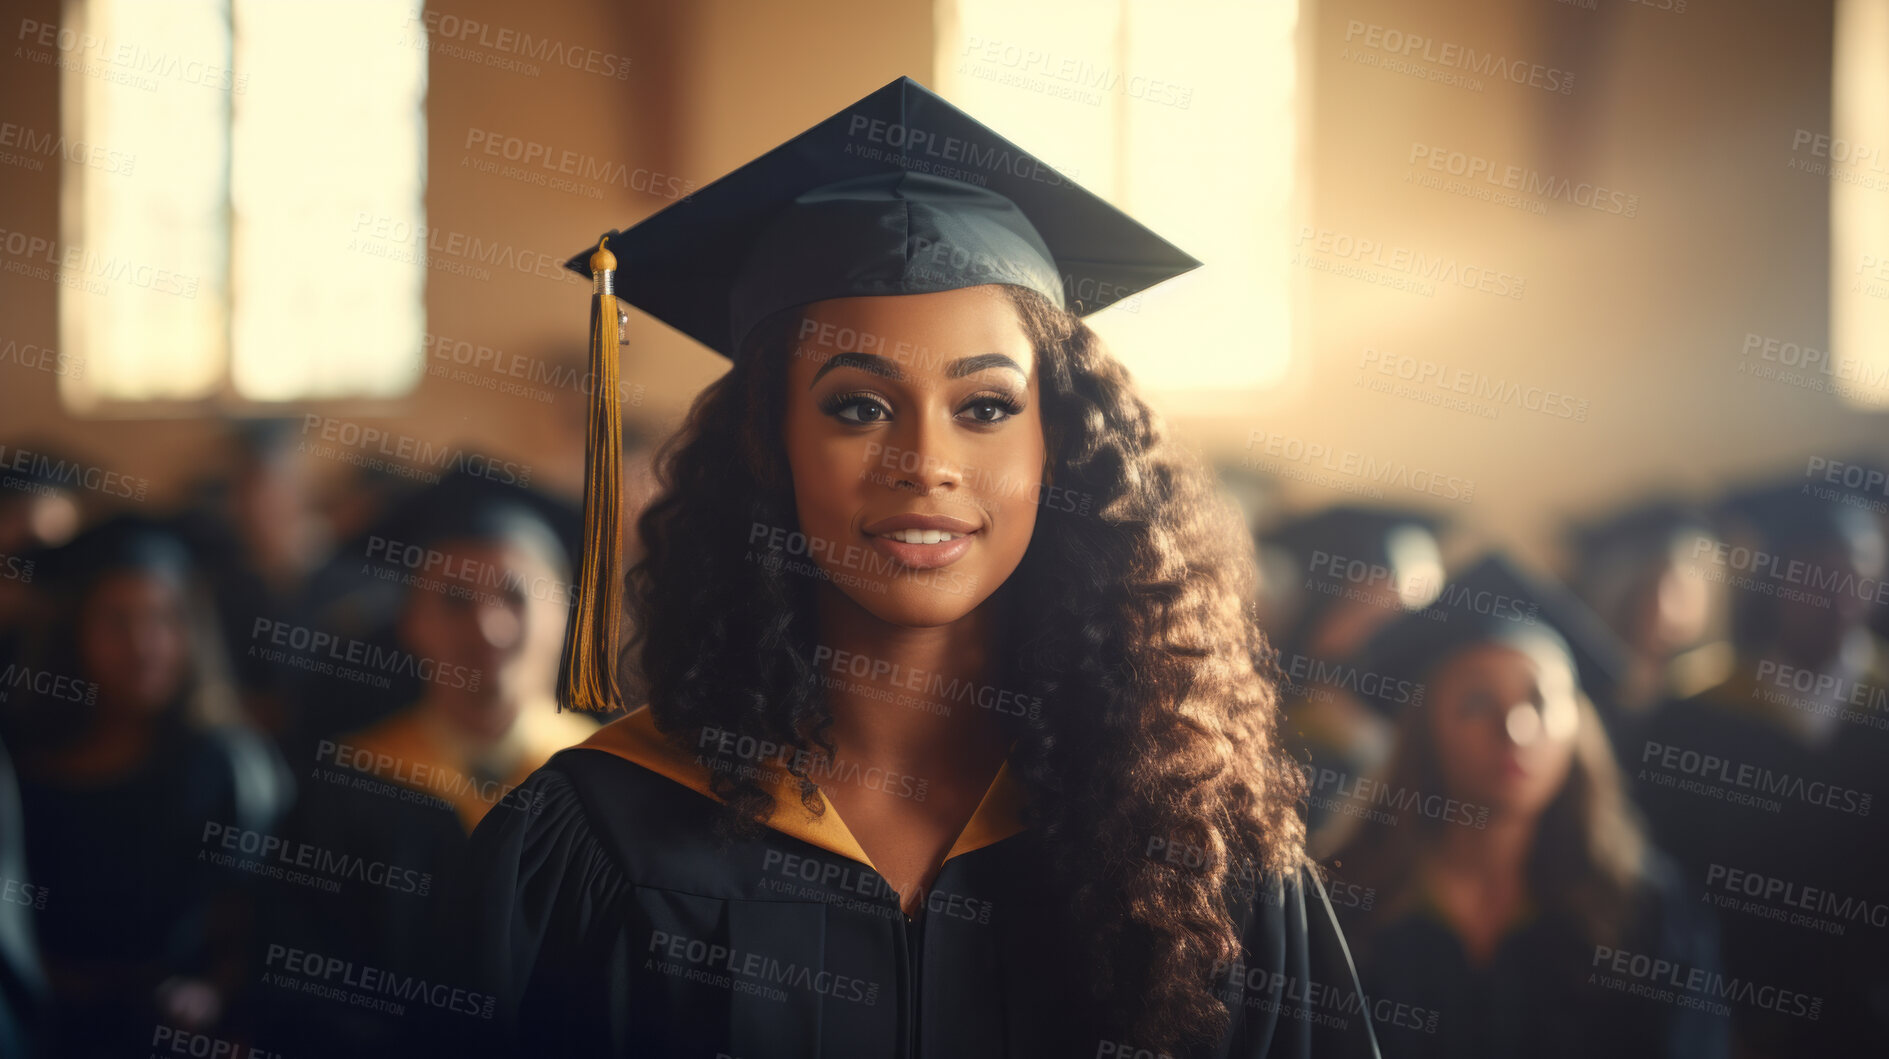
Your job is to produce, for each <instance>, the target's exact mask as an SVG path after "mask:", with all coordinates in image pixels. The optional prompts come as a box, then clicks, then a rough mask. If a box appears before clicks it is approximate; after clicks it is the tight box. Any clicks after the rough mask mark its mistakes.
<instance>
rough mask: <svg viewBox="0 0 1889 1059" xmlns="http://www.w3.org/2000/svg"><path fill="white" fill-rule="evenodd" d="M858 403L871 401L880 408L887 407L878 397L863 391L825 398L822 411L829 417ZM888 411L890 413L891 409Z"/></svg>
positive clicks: (821, 402) (821, 404) (822, 401)
mask: <svg viewBox="0 0 1889 1059" xmlns="http://www.w3.org/2000/svg"><path fill="white" fill-rule="evenodd" d="M856 401H870V402H872V403H873V404H876V405H878V406H879V407H880V408H885V407H886V404H885V402H884V401H881V400H880V399H879V398H878V396H877V395H875V394H870V393H866V392H864V391H862V390H854V391H852V392H850V393H836V394H832V395H830V396H828V397H825V398H823V399H822V400H821V401H820V411H822V412H825V413H826V414H827V415H832V414H833V413H835V412H837V411H839V410H840V409H842V408H845V407H846V406H847V405H849V404H852V403H854V402H856ZM886 410H887V411H890V409H886Z"/></svg>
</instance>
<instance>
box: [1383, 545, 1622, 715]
mask: <svg viewBox="0 0 1889 1059" xmlns="http://www.w3.org/2000/svg"><path fill="white" fill-rule="evenodd" d="M1481 643H1498V644H1512V645H1516V646H1524V647H1534V646H1536V645H1539V644H1543V643H1546V644H1548V645H1550V646H1552V647H1554V648H1555V649H1556V650H1558V651H1560V652H1561V653H1562V654H1563V655H1564V656H1566V657H1567V658H1568V659H1569V660H1571V661H1572V662H1573V663H1574V670H1575V676H1576V679H1578V680H1579V681H1580V685H1581V688H1582V690H1583V691H1585V692H1586V693H1587V696H1588V698H1590V699H1592V700H1594V701H1595V703H1596V704H1598V705H1599V706H1600V707H1601V708H1602V709H1607V708H1608V706H1609V704H1610V703H1611V701H1612V697H1613V693H1614V689H1616V688H1617V687H1618V686H1619V685H1620V682H1621V681H1622V680H1623V679H1624V677H1625V674H1626V671H1627V649H1626V646H1625V645H1624V644H1622V643H1621V642H1620V640H1619V638H1618V637H1617V636H1615V635H1614V633H1613V631H1612V630H1610V629H1608V628H1607V625H1606V623H1605V622H1603V621H1601V619H1600V616H1599V615H1597V614H1595V613H1594V612H1593V611H1592V610H1590V609H1589V608H1588V606H1587V604H1585V603H1583V602H1581V601H1580V599H1579V598H1577V597H1576V596H1575V595H1574V593H1573V592H1571V591H1570V590H1568V589H1567V588H1566V587H1564V586H1563V585H1561V584H1559V583H1557V582H1555V581H1552V580H1550V579H1548V578H1545V577H1541V576H1537V575H1536V574H1534V573H1532V572H1530V571H1529V570H1527V569H1524V568H1523V567H1522V566H1520V565H1519V564H1517V563H1516V562H1515V561H1514V560H1512V559H1510V558H1509V557H1508V556H1507V555H1505V554H1503V553H1501V552H1491V553H1489V554H1488V555H1486V556H1484V557H1483V558H1482V559H1481V560H1479V561H1478V562H1476V564H1475V565H1474V566H1472V567H1470V568H1469V569H1468V570H1467V571H1465V572H1464V573H1463V574H1462V575H1461V576H1458V577H1456V578H1453V579H1452V580H1451V581H1450V582H1449V583H1448V584H1447V585H1445V586H1444V588H1443V591H1442V594H1441V595H1439V596H1438V597H1437V599H1436V601H1435V602H1434V603H1431V604H1430V605H1429V606H1428V607H1426V608H1424V609H1423V610H1421V611H1415V612H1412V613H1410V614H1406V615H1404V616H1403V617H1401V618H1399V619H1397V620H1396V621H1394V622H1392V623H1391V624H1389V625H1387V626H1385V627H1384V628H1383V629H1381V630H1379V632H1378V634H1377V635H1376V636H1375V637H1373V638H1372V639H1371V641H1370V643H1368V644H1367V645H1366V646H1365V648H1364V651H1363V654H1362V658H1361V660H1360V663H1359V664H1360V667H1361V668H1362V669H1364V670H1365V671H1367V672H1369V673H1371V674H1373V678H1374V679H1373V683H1374V685H1375V686H1377V687H1382V688H1385V693H1384V694H1382V695H1365V696H1363V698H1364V700H1365V701H1366V702H1367V703H1368V704H1370V705H1371V706H1373V707H1375V708H1376V709H1378V710H1379V711H1381V712H1384V713H1391V712H1393V711H1394V710H1395V709H1396V707H1397V705H1398V703H1400V702H1403V701H1410V700H1411V699H1412V698H1413V697H1412V696H1409V695H1408V694H1403V695H1401V696H1399V695H1392V694H1391V691H1392V690H1393V689H1396V688H1398V687H1399V684H1398V682H1399V681H1407V682H1408V684H1405V685H1402V686H1403V687H1404V688H1405V689H1406V690H1407V688H1408V686H1409V685H1410V684H1422V683H1424V681H1425V680H1426V678H1427V677H1428V676H1429V675H1430V673H1432V672H1433V671H1434V670H1435V669H1436V667H1437V665H1438V664H1439V663H1441V662H1443V661H1444V660H1445V659H1446V658H1448V657H1449V656H1450V655H1452V654H1455V653H1456V652H1457V651H1459V650H1461V649H1463V648H1465V647H1470V646H1473V645H1475V644H1481Z"/></svg>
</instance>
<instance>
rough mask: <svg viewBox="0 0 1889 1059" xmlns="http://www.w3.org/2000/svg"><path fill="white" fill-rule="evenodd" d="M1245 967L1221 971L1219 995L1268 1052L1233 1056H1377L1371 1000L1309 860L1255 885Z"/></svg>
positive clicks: (1250, 892)
mask: <svg viewBox="0 0 1889 1059" xmlns="http://www.w3.org/2000/svg"><path fill="white" fill-rule="evenodd" d="M1247 893H1248V895H1249V901H1248V903H1247V906H1246V908H1245V910H1244V911H1245V913H1246V917H1247V918H1246V921H1245V926H1244V929H1243V930H1242V945H1241V947H1242V949H1243V950H1244V951H1243V958H1244V962H1243V963H1242V964H1236V965H1233V966H1231V967H1226V968H1223V969H1220V970H1219V971H1217V972H1216V974H1215V976H1214V977H1215V982H1214V989H1215V992H1216V993H1217V994H1218V995H1219V996H1220V998H1221V1000H1222V1001H1224V1002H1225V1003H1226V1004H1227V1005H1228V1007H1229V1008H1231V1009H1233V1010H1234V1011H1235V1014H1236V1022H1237V1023H1238V1024H1240V1025H1242V1026H1243V1027H1244V1029H1243V1030H1242V1031H1241V1034H1242V1037H1243V1038H1244V1039H1245V1040H1246V1041H1248V1042H1249V1043H1250V1042H1256V1041H1266V1042H1268V1044H1267V1045H1266V1047H1265V1048H1264V1050H1263V1051H1260V1052H1256V1053H1249V1052H1248V1051H1245V1050H1240V1049H1241V1048H1244V1047H1246V1046H1245V1045H1241V1046H1239V1048H1236V1050H1235V1052H1234V1054H1239V1055H1246V1054H1264V1055H1268V1056H1272V1055H1290V1056H1313V1055H1318V1056H1326V1055H1336V1056H1346V1057H1350V1056H1358V1057H1367V1056H1369V1057H1375V1056H1376V1055H1377V1054H1378V1051H1377V1041H1376V1035H1375V1033H1374V1032H1373V1030H1372V1027H1371V1017H1372V1014H1371V1012H1370V1010H1369V1000H1368V998H1367V996H1366V995H1365V992H1364V990H1363V988H1362V987H1361V986H1360V984H1359V981H1358V973H1357V967H1356V966H1355V964H1354V963H1353V961H1352V957H1351V950H1350V948H1349V946H1347V945H1346V943H1345V937H1344V932H1343V931H1342V930H1341V929H1340V928H1339V925H1338V918H1337V916H1336V914H1335V913H1334V912H1333V909H1332V902H1331V897H1330V895H1329V894H1328V893H1327V890H1326V886H1325V882H1324V880H1323V878H1321V876H1320V873H1319V869H1318V867H1317V866H1316V865H1315V864H1313V863H1311V862H1309V861H1307V862H1304V863H1301V864H1299V865H1298V866H1296V867H1293V868H1291V869H1288V870H1284V871H1274V872H1267V873H1264V874H1261V875H1259V876H1258V877H1257V878H1256V879H1254V880H1252V881H1251V883H1249V889H1248V891H1247Z"/></svg>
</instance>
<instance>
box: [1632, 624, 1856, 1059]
mask: <svg viewBox="0 0 1889 1059" xmlns="http://www.w3.org/2000/svg"><path fill="white" fill-rule="evenodd" d="M1876 657H1877V659H1879V660H1880V659H1882V658H1883V657H1884V654H1883V652H1882V651H1881V650H1880V649H1878V652H1877V655H1876ZM1758 665H1759V663H1758V661H1757V660H1755V659H1745V660H1743V661H1741V663H1740V664H1739V665H1738V666H1737V668H1736V669H1735V670H1734V672H1733V674H1732V675H1731V677H1730V678H1729V679H1727V680H1725V681H1724V682H1723V683H1721V684H1718V685H1717V686H1715V687H1713V688H1711V689H1709V690H1707V691H1705V692H1703V693H1702V694H1700V695H1697V696H1695V697H1693V698H1690V699H1686V700H1683V701H1680V702H1675V703H1671V704H1668V705H1667V706H1666V707H1664V708H1663V709H1662V710H1660V711H1659V712H1658V713H1657V714H1655V715H1654V716H1653V717H1652V719H1651V720H1650V721H1649V723H1648V724H1647V726H1646V728H1645V729H1644V730H1643V732H1642V738H1641V741H1640V745H1639V746H1637V747H1635V748H1633V752H1632V756H1631V757H1629V758H1628V759H1627V760H1626V761H1624V762H1623V763H1622V764H1623V767H1624V768H1625V769H1626V771H1627V775H1628V776H1629V777H1630V778H1631V780H1632V793H1633V795H1634V797H1635V799H1636V800H1637V801H1638V802H1639V803H1640V805H1641V807H1642V808H1643V809H1644V811H1645V813H1646V816H1647V819H1648V821H1649V823H1650V824H1651V825H1652V830H1653V834H1654V836H1655V838H1656V840H1657V841H1658V842H1659V844H1660V845H1661V847H1662V848H1664V849H1665V850H1667V851H1668V852H1669V853H1671V854H1672V855H1673V857H1674V858H1675V859H1676V860H1678V861H1679V863H1680V864H1681V865H1682V867H1683V870H1684V873H1685V881H1686V885H1687V887H1688V890H1689V896H1691V897H1692V899H1693V900H1697V901H1702V902H1703V901H1710V902H1711V903H1712V905H1713V906H1714V907H1715V908H1716V909H1717V910H1718V916H1719V923H1720V928H1721V931H1722V933H1723V938H1724V942H1723V949H1724V961H1725V968H1726V971H1727V972H1728V973H1731V974H1734V975H1738V976H1740V977H1741V978H1743V979H1746V980H1749V981H1753V982H1758V983H1763V984H1766V985H1770V986H1775V987H1777V988H1779V989H1787V990H1791V991H1792V992H1794V993H1800V994H1803V995H1805V996H1808V997H1811V998H1814V1003H1815V1004H1816V1005H1817V1010H1816V1011H1815V1014H1814V1015H1812V1016H1806V1015H1805V1014H1804V1013H1802V1012H1799V1011H1797V1010H1795V1009H1794V1008H1795V1005H1791V1006H1790V1007H1785V1006H1783V1005H1778V1006H1774V1007H1764V1006H1760V1005H1741V1006H1738V1007H1736V1008H1735V1009H1734V1010H1735V1016H1734V1017H1735V1019H1736V1023H1737V1032H1738V1036H1739V1039H1740V1042H1741V1043H1742V1044H1743V1045H1745V1046H1746V1047H1748V1048H1749V1049H1750V1050H1752V1051H1753V1052H1755V1053H1756V1054H1759V1055H1763V1056H1794V1055H1808V1054H1828V1055H1838V1054H1845V1055H1889V944H1885V940H1884V939H1885V935H1884V929H1885V927H1889V824H1885V818H1884V810H1883V807H1882V806H1881V805H1878V804H1876V803H1875V801H1874V799H1875V797H1876V796H1877V795H1879V794H1880V793H1881V792H1882V791H1883V790H1885V785H1884V783H1883V777H1884V775H1885V771H1884V769H1885V764H1889V731H1885V729H1884V728H1883V727H1882V726H1881V725H1882V724H1883V719H1882V715H1881V713H1880V710H1881V704H1880V703H1879V702H1878V703H1877V704H1875V705H1874V706H1870V705H1856V706H1850V707H1848V708H1847V712H1848V716H1847V717H1845V718H1843V719H1842V720H1841V722H1840V724H1839V725H1838V726H1837V728H1836V729H1835V730H1834V731H1833V732H1831V733H1830V738H1829V739H1828V740H1826V741H1825V742H1823V743H1822V744H1821V745H1817V744H1812V743H1810V742H1808V741H1806V739H1805V738H1804V737H1803V736H1802V735H1801V734H1799V731H1798V729H1797V727H1796V726H1795V725H1794V724H1793V720H1794V719H1793V718H1792V717H1791V713H1792V712H1793V711H1796V710H1802V709H1806V708H1808V707H1809V705H1810V704H1808V703H1807V702H1806V701H1805V700H1806V699H1807V696H1806V695H1805V694H1804V693H1802V692H1797V691H1794V690H1792V689H1791V688H1790V687H1789V686H1788V685H1780V684H1779V683H1778V682H1777V681H1775V680H1771V681H1767V680H1763V679H1760V678H1759V676H1758V668H1757V667H1758ZM1851 686H1852V687H1855V688H1857V689H1859V690H1860V692H1869V691H1871V690H1872V689H1882V688H1885V687H1889V674H1885V673H1883V672H1881V671H1880V666H1878V667H1877V668H1876V669H1874V670H1872V671H1871V672H1869V673H1867V674H1866V675H1864V676H1863V677H1861V678H1859V679H1858V680H1856V681H1852V682H1851ZM1874 693H1875V695H1876V696H1878V697H1880V695H1881V692H1880V690H1875V692H1874ZM1734 872H1736V873H1738V874H1736V875H1734V874H1733V873H1734Z"/></svg>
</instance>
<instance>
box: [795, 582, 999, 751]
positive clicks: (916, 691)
mask: <svg viewBox="0 0 1889 1059" xmlns="http://www.w3.org/2000/svg"><path fill="white" fill-rule="evenodd" d="M835 597H837V598H835ZM994 600H995V597H993V598H992V599H990V600H985V602H984V603H983V604H982V605H980V606H979V607H978V608H977V609H975V610H973V611H972V612H971V613H969V614H967V615H965V616H964V617H963V618H960V619H958V620H957V621H955V622H952V623H951V624H949V625H941V626H936V627H933V628H910V627H907V626H902V625H893V624H890V623H888V622H885V621H881V620H880V619H879V618H877V617H874V616H873V615H872V614H871V613H870V612H868V611H866V610H865V609H864V608H863V607H861V606H859V605H858V604H857V603H854V602H853V601H852V600H851V599H849V598H847V597H845V596H844V595H843V594H842V593H840V592H839V590H837V589H835V588H833V587H832V586H831V585H823V586H822V591H821V593H820V596H819V618H818V625H819V630H820V632H819V643H818V646H817V647H816V648H815V655H814V661H815V670H816V673H817V675H818V678H819V680H820V683H821V686H822V688H823V690H824V691H825V694H826V699H827V702H828V703H829V704H830V705H831V707H832V711H833V727H832V729H831V732H832V736H833V741H834V749H835V751H836V753H837V755H838V757H839V758H840V759H841V760H848V761H855V762H858V763H860V764H862V765H865V766H868V767H871V766H878V767H881V768H886V769H898V770H899V771H901V772H904V773H906V774H908V775H914V776H918V777H921V778H926V779H930V780H933V781H934V782H936V781H940V780H947V779H949V778H952V777H958V776H966V775H970V776H981V777H983V778H986V779H987V778H988V776H987V775H985V773H987V772H989V771H992V770H994V769H995V768H996V767H997V764H998V763H999V762H1000V761H1001V759H1002V757H1003V755H1004V752H1005V750H1006V749H1007V748H1008V745H1009V739H1008V733H1007V732H1006V731H1005V726H1004V724H1003V722H1002V718H1001V717H1000V715H999V714H998V713H997V712H996V710H994V709H986V708H983V707H982V706H980V705H979V704H978V703H979V702H980V701H987V700H994V697H995V696H996V695H997V693H998V691H1000V690H1002V687H1001V683H1000V681H1001V676H1000V673H999V671H1000V669H1001V667H1000V666H999V665H997V664H996V663H995V661H994V660H993V658H992V654H993V652H992V651H991V645H992V644H993V643H995V642H996V640H995V639H994V637H995V636H997V635H998V634H999V632H1000V630H999V629H998V628H997V622H996V620H995V616H996V615H997V614H998V613H1000V612H999V611H998V610H997V609H995V608H994V607H993V606H992V603H993V601H994ZM967 687H968V688H971V689H973V690H972V693H970V694H963V695H958V694H951V695H950V697H948V698H947V697H945V696H944V695H943V694H941V692H940V690H939V689H945V688H949V689H953V690H954V691H955V690H957V689H964V688H967ZM986 689H988V692H987V693H986Z"/></svg>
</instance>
